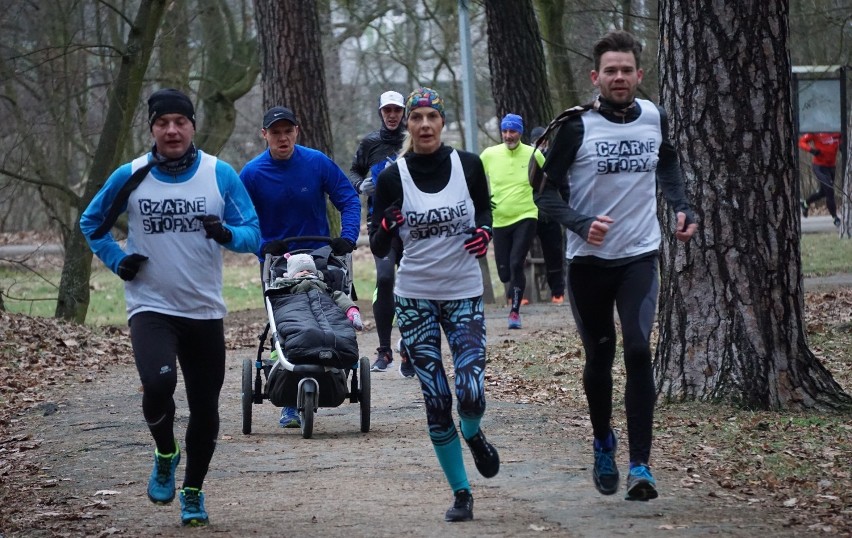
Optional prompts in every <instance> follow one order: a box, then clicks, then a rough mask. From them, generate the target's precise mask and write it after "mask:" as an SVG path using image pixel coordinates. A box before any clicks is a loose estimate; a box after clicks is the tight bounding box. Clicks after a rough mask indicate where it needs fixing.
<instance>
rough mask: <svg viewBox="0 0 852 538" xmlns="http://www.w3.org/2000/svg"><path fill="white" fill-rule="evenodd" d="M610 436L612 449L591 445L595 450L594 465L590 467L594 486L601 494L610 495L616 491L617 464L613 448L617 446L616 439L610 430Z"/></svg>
mask: <svg viewBox="0 0 852 538" xmlns="http://www.w3.org/2000/svg"><path fill="white" fill-rule="evenodd" d="M609 434H610V435H611V436H612V449H611V450H606V449H604V448H602V447H598V446H597V444H595V445H593V448H594V451H595V466H594V468H593V469H592V479H593V480H594V482H595V487H596V488H597V489H598V491H600V492H601V493H602V494H603V495H612V494H613V493H615V492H616V491H618V479H619V476H618V466H617V465H616V464H615V450H616V449H617V448H618V439H617V438H616V437H615V432H613V431H610V433H609Z"/></svg>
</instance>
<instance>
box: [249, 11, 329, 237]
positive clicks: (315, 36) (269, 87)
mask: <svg viewBox="0 0 852 538" xmlns="http://www.w3.org/2000/svg"><path fill="white" fill-rule="evenodd" d="M254 5H255V10H254V16H255V21H256V23H257V33H258V36H259V38H260V69H261V71H260V72H261V85H262V86H263V103H264V107H265V108H268V107H270V106H275V105H283V106H286V107H288V108H290V109H292V110H293V112H295V113H296V117H297V118H298V119H299V131H300V134H299V140H298V141H297V143H299V144H301V145H303V146H308V147H311V148H314V149H317V150H319V151H321V152H323V153H325V154H326V155H328V156H329V157H331V158H332V159H333V158H334V154H333V151H332V137H331V126H330V124H329V121H328V101H327V99H326V93H325V72H324V62H323V56H322V37H321V33H320V27H319V12H318V11H317V9H318V7H317V4H316V0H311V1H310V2H302V1H301V0H255V2H254ZM326 214H327V216H328V221H329V226H330V227H331V230H332V233H335V232H336V231H338V230H340V214H339V213H338V212H337V211H336V210H335V209H334V208H333V207H332V206H331V204H328V209H327V211H326Z"/></svg>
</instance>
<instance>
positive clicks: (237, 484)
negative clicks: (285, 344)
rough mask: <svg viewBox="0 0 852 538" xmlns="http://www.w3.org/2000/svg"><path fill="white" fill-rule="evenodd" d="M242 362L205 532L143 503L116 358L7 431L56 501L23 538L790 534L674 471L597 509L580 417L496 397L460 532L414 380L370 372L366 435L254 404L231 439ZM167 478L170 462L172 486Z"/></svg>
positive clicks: (333, 420)
mask: <svg viewBox="0 0 852 538" xmlns="http://www.w3.org/2000/svg"><path fill="white" fill-rule="evenodd" d="M568 315H569V314H568V312H567V309H562V308H556V307H552V306H550V305H541V306H532V307H529V308H527V309H526V310H525V315H524V322H525V325H526V326H527V327H534V326H535V327H539V328H540V327H542V326H547V325H552V326H559V325H564V324H565V323H566V322H567V319H568ZM488 319H489V329H488V330H489V342H492V343H494V342H498V341H500V340H502V339H506V338H514V339H516V340H518V341H522V340H523V338H525V337H526V335H529V334H530V333H531V332H530V331H528V330H527V329H524V330H521V331H512V333H511V334H509V333H508V331H507V330H505V329H504V327H505V311H504V310H501V309H497V308H493V309H489V311H488ZM360 344H361V350H362V354H364V355H371V354H372V350H373V349H375V347H376V345H377V340H376V334H375V332H374V331H370V332H367V333H364V334H362V335H361V337H360ZM253 355H254V353H253V351H251V350H246V351H241V352H235V353H232V354H231V355H230V356H229V359H228V369H227V377H226V381H225V388H224V390H223V395H222V400H221V418H222V426H221V432H220V441H219V444H218V447H217V451H216V454H215V457H214V460H213V462H212V465H211V469H210V473H209V475H208V477H207V481H206V483H205V491H206V493H207V508H208V511H209V512H210V517H211V523H212V524H211V526H210V527H209V528H208V529H207V530H190V529H182V528H181V527H180V524H179V508H178V506H177V503H175V504H173V505H171V506H168V507H156V506H154V505H152V504H150V503H149V502H148V500H147V498H146V495H145V484H146V481H147V477H148V474H149V473H150V468H151V467H150V466H151V450H152V448H151V447H152V443H151V440H150V437H149V434H148V432H147V430H146V429H145V428H144V426H143V422H142V418H141V412H140V408H141V393H140V392H139V390H138V386H139V383H138V379H137V377H136V371H135V369H134V367H133V365H132V360H131V359H130V358H129V357H128V359H127V361H125V364H124V365H123V366H118V367H114V368H113V369H112V371H111V372H110V375H109V376H99V377H98V378H97V379H95V381H94V382H92V383H88V384H80V385H75V386H73V387H71V388H70V389H69V388H64V389H58V390H57V392H56V393H55V394H54V395H53V396H52V401H51V403H52V404H55V406H56V407H55V408H53V407H51V406H50V405H45V406H41V407H40V408H39V409H41V410H42V411H41V412H40V411H37V410H33V411H32V413H31V414H30V416H28V417H26V418H25V420H23V421H21V422H20V429H21V433H24V432H28V433H29V434H30V435H31V439H33V440H34V441H37V442H39V446H38V448H35V449H34V450H36V451H37V454H38V457H39V459H40V461H41V469H40V471H39V472H38V474H37V475H36V476H34V477H33V484H34V485H35V486H39V487H41V488H44V489H42V490H40V491H39V490H38V489H36V490H34V494H35V495H50V496H53V497H54V498H56V499H65V501H64V502H60V504H57V505H56V509H55V510H52V511H42V512H39V513H27V514H19V515H18V516H17V517H20V518H24V519H27V520H28V521H29V522H30V523H31V525H32V527H33V528H34V530H33V531H32V532H31V533H27V534H25V535H27V536H60V535H61V536H84V535H85V536H109V535H113V534H117V535H122V536H152V535H153V536H185V535H187V534H188V533H197V532H212V533H215V534H218V535H222V536H307V535H314V536H346V537H353V536H403V535H405V534H409V535H413V536H435V537H441V538H448V537H455V536H540V535H549V536H613V535H632V534H637V535H663V536H708V535H716V534H722V535H727V536H755V535H760V534H764V535H772V536H785V535H790V536H792V535H793V532H792V531H790V530H789V529H787V528H785V527H784V526H782V523H783V521H784V514H781V513H773V512H772V511H771V509H769V510H767V507H766V506H762V507H761V508H760V509H759V510H758V509H757V508H755V507H751V506H749V505H746V503H743V502H742V501H736V500H734V499H733V498H730V497H726V496H724V495H722V494H720V493H719V492H717V491H715V489H714V487H713V484H712V483H701V482H698V483H695V482H694V481H692V480H685V479H687V478H688V477H687V473H686V472H685V470H684V469H673V468H655V475H656V477H657V480H658V483H659V485H660V498H659V499H657V500H655V501H652V502H648V503H632V502H627V501H624V500H623V492H622V493H620V494H618V495H614V496H611V497H603V496H601V495H599V494H598V493H597V492H596V491H595V490H594V487H593V486H592V483H591V478H590V468H589V460H590V449H589V447H588V446H587V440H586V438H585V437H583V438H578V436H577V434H576V431H577V428H576V426H577V424H581V425H583V427H584V428H585V426H586V424H587V418H586V415H585V410H584V409H554V408H550V407H543V406H538V405H522V404H512V403H505V402H499V401H496V400H495V399H490V400H489V402H488V411H487V413H486V417H485V419H484V421H483V429H484V431H485V432H486V433H487V435H488V438H489V440H490V441H492V442H493V443H494V444H495V446H497V447H498V449H499V451H500V456H501V461H502V466H501V470H500V474H499V475H498V476H496V477H495V478H493V479H490V480H486V479H484V478H482V477H480V476H479V475H478V474H476V470H475V467H474V465H473V461H472V459H471V458H470V455H469V452H468V451H467V449H466V447H465V449H464V454H465V460H466V463H467V469H468V472H469V473H470V480H471V484H472V486H473V493H474V497H475V500H476V504H475V507H474V515H475V520H474V521H472V522H469V523H455V524H450V523H445V522H444V521H443V514H444V511H445V510H446V509H447V507H448V506H449V505H450V503H451V494H450V492H449V488H448V486H447V484H446V481H445V479H444V477H443V474H442V473H441V471H440V468H439V466H438V463H437V460H436V458H435V454H434V452H433V450H432V447H431V445H430V443H429V440H428V437H427V435H426V431H425V430H426V423H425V414H424V411H423V405H422V401H421V396H420V392H419V387H418V384H417V383H416V381H414V380H413V379H404V378H402V377H400V376H399V375H398V372H397V371H396V369H395V368H394V370H393V371H388V372H385V373H381V374H378V373H375V374H373V376H372V386H373V390H372V399H373V408H372V429H371V431H370V432H369V433H367V434H363V433H361V432H360V430H359V419H358V413H359V409H358V405H357V404H350V403H348V402H346V403H344V404H343V405H341V406H340V407H338V408H334V409H320V411H319V413H318V414H317V416H316V422H315V427H314V436H313V438H312V439H302V437H301V435H300V433H299V431H298V430H284V429H281V428H280V427H279V426H278V422H277V418H278V410H277V409H276V408H274V407H273V406H272V405H271V404H270V403H269V402H264V404H262V405H256V406H254V408H253V409H254V413H253V414H254V420H253V432H254V433H253V434H252V435H250V436H245V435H243V434H242V433H241V430H240V424H241V412H240V380H239V379H240V369H241V361H242V359H243V358H246V357H248V358H253ZM181 386H182V385H181ZM178 397H179V401H178V424H177V428H178V431H177V434H178V438H179V439H182V437H183V434H184V431H185V426H186V418H187V416H186V413H187V410H186V404H185V401H184V400H183V394H182V392H179V394H178ZM53 409H55V410H56V412H53V413H45V412H43V411H44V410H49V411H52V410H53ZM45 415H46V416H45ZM655 449H658V450H665V448H664V447H655ZM624 457H625V456H624V454H623V453H622V454H621V455H620V458H619V463H620V464H621V465H622V467H624V466H625V463H624V461H623V460H624ZM182 469H183V464H182V465H181V468H180V471H179V476H180V473H182ZM0 478H2V477H0ZM622 489H623V486H622ZM36 529H42V530H36ZM5 536H12V534H6V535H5ZM2 537H4V534H3V529H0V538H2Z"/></svg>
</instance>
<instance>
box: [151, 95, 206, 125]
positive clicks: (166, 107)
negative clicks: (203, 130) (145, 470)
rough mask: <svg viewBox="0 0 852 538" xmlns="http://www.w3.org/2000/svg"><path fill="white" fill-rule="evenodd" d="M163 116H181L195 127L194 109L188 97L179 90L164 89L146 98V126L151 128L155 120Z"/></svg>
mask: <svg viewBox="0 0 852 538" xmlns="http://www.w3.org/2000/svg"><path fill="white" fill-rule="evenodd" d="M164 114H182V115H184V116H186V117H187V118H189V121H191V122H192V126H193V127H195V108H193V106H192V101H190V100H189V97H187V95H186V94H185V93H183V92H182V91H180V90H176V89H174V88H165V89H162V90H157V91H155V92H154V93H152V94H151V97H149V98H148V125H149V126H151V127H153V126H154V122H155V121H156V120H157V118H159V117H160V116H162V115H164Z"/></svg>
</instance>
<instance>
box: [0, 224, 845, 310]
mask: <svg viewBox="0 0 852 538" xmlns="http://www.w3.org/2000/svg"><path fill="white" fill-rule="evenodd" d="M801 249H802V272H803V274H804V276H805V277H813V276H826V275H831V274H836V273H843V272H848V271H851V270H852V241H849V240H841V239H838V238H837V235H836V234H834V233H818V234H805V235H803V236H802V242H801ZM488 264H489V270H490V273H491V285H492V287H493V289H494V294H495V296H496V297H501V296H502V294H503V291H504V290H503V284H501V283H500V280H499V278H498V277H497V268H496V265H495V263H494V256H493V255H489V256H488ZM354 273H355V283H354V284H355V291H356V293H357V294H358V297H359V298H360V299H361V300H368V301H369V300H370V299H371V298H372V296H373V289H374V287H375V282H376V267H375V263H374V262H373V257H372V256H362V257H358V259H357V260H356V262H355V267H354ZM59 279H60V269H59V268H58V267H57V268H55V269H40V270H38V271H35V270H26V269H20V268H16V267H0V289H2V290H3V294H4V296H3V300H4V303H5V306H6V309H7V310H8V311H9V312H13V313H20V314H28V315H31V316H44V317H52V316H53V313H54V311H55V310H56V296H57V290H58V286H59ZM90 285H91V296H90V305H89V313H88V316H87V318H86V323H87V325H123V324H124V323H126V312H125V304H124V285H123V282H122V281H121V280H120V279H119V278H118V277H117V276H115V275H114V274H113V273H112V272H110V271H108V270H107V269H106V268H104V267H103V266H102V265H100V266H98V267H97V268H96V269H94V270H93V271H92V276H91V279H90ZM223 293H224V297H225V304H226V305H227V306H228V310H230V311H237V310H245V309H250V308H259V307H261V306H262V305H263V303H262V299H261V295H260V282H259V278H258V271H257V267H256V266H254V265H251V264H249V265H248V266H236V267H234V266H228V267H226V268H225V275H224V290H223Z"/></svg>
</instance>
